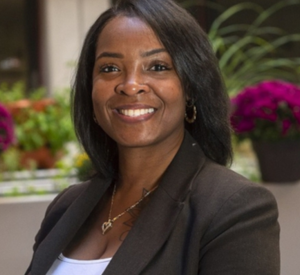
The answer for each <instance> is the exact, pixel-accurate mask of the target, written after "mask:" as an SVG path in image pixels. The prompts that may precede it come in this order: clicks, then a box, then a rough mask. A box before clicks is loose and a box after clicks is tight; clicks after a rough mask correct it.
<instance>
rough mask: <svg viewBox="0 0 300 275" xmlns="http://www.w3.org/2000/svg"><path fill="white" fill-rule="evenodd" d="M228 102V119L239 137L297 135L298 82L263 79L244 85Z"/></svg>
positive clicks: (299, 132) (299, 110) (299, 114)
mask: <svg viewBox="0 0 300 275" xmlns="http://www.w3.org/2000/svg"><path fill="white" fill-rule="evenodd" d="M231 103H232V110H233V111H232V116H231V123H232V126H233V128H234V130H235V131H236V133H237V134H240V137H241V138H245V137H249V138H253V139H269V140H270V139H272V140H275V139H279V138H281V137H282V136H284V137H287V138H299V139H300V87H299V86H297V85H294V84H292V83H288V82H284V81H281V80H271V81H263V82H261V83H258V84H257V85H256V86H251V87H246V88H245V89H244V90H242V91H241V92H240V93H239V94H238V95H236V96H235V97H234V98H232V99H231ZM266 135H267V136H266Z"/></svg>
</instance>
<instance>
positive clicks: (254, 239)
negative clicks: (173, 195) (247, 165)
mask: <svg viewBox="0 0 300 275" xmlns="http://www.w3.org/2000/svg"><path fill="white" fill-rule="evenodd" d="M277 218H278V210H277V204H276V201H275V199H274V197H273V195H272V194H271V193H270V192H269V191H268V190H266V189H265V188H262V187H260V186H258V185H255V184H253V185H247V186H245V187H243V188H241V189H240V190H238V191H236V192H235V193H234V194H232V195H231V196H230V197H229V198H228V199H227V200H226V201H225V203H223V205H222V206H221V207H220V208H219V210H218V211H217V212H216V214H215V216H214V218H213V219H212V221H211V223H210V225H209V227H208V229H207V231H206V234H205V236H204V240H205V241H204V247H203V249H201V252H200V262H199V275H241V274H243V275H279V274H280V255H279V225H278V222H277Z"/></svg>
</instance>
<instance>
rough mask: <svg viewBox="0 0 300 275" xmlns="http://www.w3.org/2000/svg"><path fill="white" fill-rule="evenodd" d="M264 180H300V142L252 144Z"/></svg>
mask: <svg viewBox="0 0 300 275" xmlns="http://www.w3.org/2000/svg"><path fill="white" fill-rule="evenodd" d="M252 145H253V149H254V151H255V153H256V155H257V159H258V162H259V168H260V172H261V177H262V180H263V181H265V182H295V181H297V180H300V141H298V140H297V141H294V140H293V141H278V142H257V141H256V142H252Z"/></svg>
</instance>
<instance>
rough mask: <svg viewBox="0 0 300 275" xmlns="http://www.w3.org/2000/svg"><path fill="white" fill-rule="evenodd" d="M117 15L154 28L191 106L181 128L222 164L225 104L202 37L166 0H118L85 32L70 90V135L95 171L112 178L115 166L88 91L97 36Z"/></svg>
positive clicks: (227, 141) (226, 143)
mask: <svg viewBox="0 0 300 275" xmlns="http://www.w3.org/2000/svg"><path fill="white" fill-rule="evenodd" d="M118 15H124V16H128V17H138V18H139V19H141V20H143V21H144V22H145V23H147V24H148V25H149V26H150V27H151V28H152V29H153V30H154V32H155V33H156V35H157V37H158V39H159V40H160V41H161V42H162V44H163V45H164V46H165V48H166V50H167V51H168V52H169V54H170V56H171V58H172V60H173V62H174V66H175V68H176V70H177V73H178V75H179V78H180V80H181V83H182V86H183V88H184V91H185V93H186V94H187V96H188V98H190V99H192V100H193V101H194V104H195V106H196V108H197V119H196V121H195V122H194V123H193V124H189V123H187V122H185V128H186V129H187V130H188V131H189V132H190V134H191V135H192V136H193V137H194V138H195V139H196V141H197V142H198V143H199V145H200V146H201V148H202V149H203V151H204V153H205V155H206V156H207V157H209V158H210V159H212V160H214V161H215V162H217V163H219V164H221V165H225V164H226V163H227V162H228V161H230V160H231V157H232V155H231V154H232V151H231V138H230V133H231V130H230V126H229V125H230V124H229V104H228V102H229V101H228V96H227V94H226V92H225V89H224V85H223V81H222V77H221V74H220V72H219V67H218V62H217V60H216V57H215V55H214V53H213V51H212V48H211V45H210V43H209V41H208V39H207V37H206V34H205V33H204V32H203V30H202V29H201V27H200V26H199V25H198V23H197V22H196V21H195V20H194V19H193V17H192V16H191V15H190V14H188V13H187V12H186V11H185V10H184V9H183V8H181V7H179V6H178V5H177V4H175V3H174V2H173V1H172V0H151V1H149V0H120V1H118V2H117V3H116V4H115V5H114V6H113V7H112V8H110V9H108V10H107V11H106V12H104V13H103V14H102V15H101V16H100V17H99V18H98V19H97V20H96V22H95V23H94V24H93V25H92V27H91V28H90V30H89V32H88V34H87V36H86V39H85V42H84V45H83V48H82V51H81V55H80V58H79V63H78V68H77V74H76V78H75V83H74V87H73V92H72V99H73V102H72V103H73V104H72V106H73V109H72V116H73V121H74V125H75V131H76V134H77V137H78V139H79V141H80V142H81V143H82V145H83V147H84V149H85V150H86V152H87V154H88V155H89V157H90V159H91V161H92V162H93V164H94V166H95V169H96V170H97V171H98V173H100V174H101V175H103V176H112V174H113V173H114V172H115V169H116V168H117V145H116V143H115V142H114V141H113V140H112V139H111V138H110V137H109V136H108V135H107V134H106V133H105V132H104V131H103V130H102V129H101V127H99V126H98V125H97V124H96V123H95V122H94V120H93V105H92V97H91V93H92V71H93V67H94V62H95V50H96V44H97V39H98V36H99V34H100V33H101V31H102V30H103V28H104V27H105V25H106V24H107V23H108V22H109V21H110V20H111V19H113V18H115V17H116V16H118Z"/></svg>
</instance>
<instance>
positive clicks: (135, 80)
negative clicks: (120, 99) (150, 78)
mask: <svg viewBox="0 0 300 275" xmlns="http://www.w3.org/2000/svg"><path fill="white" fill-rule="evenodd" d="M141 74H142V73H140V74H139V73H138V72H133V73H131V74H127V75H125V76H124V78H123V79H122V81H121V83H119V84H118V85H117V86H116V88H115V91H116V93H118V94H121V95H127V96H134V95H137V94H141V93H147V92H148V91H149V89H150V88H149V86H148V85H147V84H145V83H144V78H143V77H142V75H141Z"/></svg>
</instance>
